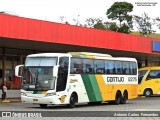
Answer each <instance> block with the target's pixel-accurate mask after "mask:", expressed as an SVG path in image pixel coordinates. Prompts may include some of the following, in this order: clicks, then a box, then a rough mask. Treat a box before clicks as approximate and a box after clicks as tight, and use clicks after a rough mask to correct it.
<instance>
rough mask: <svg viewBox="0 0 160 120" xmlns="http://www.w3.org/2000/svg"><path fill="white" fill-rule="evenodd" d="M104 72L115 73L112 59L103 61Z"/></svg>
mask: <svg viewBox="0 0 160 120" xmlns="http://www.w3.org/2000/svg"><path fill="white" fill-rule="evenodd" d="M105 73H106V74H115V65H114V61H112V60H106V61H105Z"/></svg>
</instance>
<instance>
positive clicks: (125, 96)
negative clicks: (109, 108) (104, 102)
mask: <svg viewBox="0 0 160 120" xmlns="http://www.w3.org/2000/svg"><path fill="white" fill-rule="evenodd" d="M127 99H128V93H127V91H124V93H123V96H122V97H121V102H120V103H121V104H126V102H127Z"/></svg>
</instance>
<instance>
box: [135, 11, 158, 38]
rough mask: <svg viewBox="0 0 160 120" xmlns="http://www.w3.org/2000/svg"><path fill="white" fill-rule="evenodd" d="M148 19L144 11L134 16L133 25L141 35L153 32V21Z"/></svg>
mask: <svg viewBox="0 0 160 120" xmlns="http://www.w3.org/2000/svg"><path fill="white" fill-rule="evenodd" d="M150 20H151V19H150V17H149V16H148V15H147V14H146V13H144V14H143V15H142V16H136V15H135V16H134V22H135V25H136V27H137V29H138V31H139V33H140V35H141V36H148V35H150V34H152V33H154V32H155V30H153V29H152V25H153V23H152V22H151V21H150Z"/></svg>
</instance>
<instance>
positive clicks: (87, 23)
mask: <svg viewBox="0 0 160 120" xmlns="http://www.w3.org/2000/svg"><path fill="white" fill-rule="evenodd" d="M99 23H102V18H87V19H86V21H85V26H86V27H90V28H94V26H95V25H96V24H99Z"/></svg>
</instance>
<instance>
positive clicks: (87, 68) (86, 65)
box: [82, 59, 94, 73]
mask: <svg viewBox="0 0 160 120" xmlns="http://www.w3.org/2000/svg"><path fill="white" fill-rule="evenodd" d="M82 63H83V73H94V72H93V60H92V59H82Z"/></svg>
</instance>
